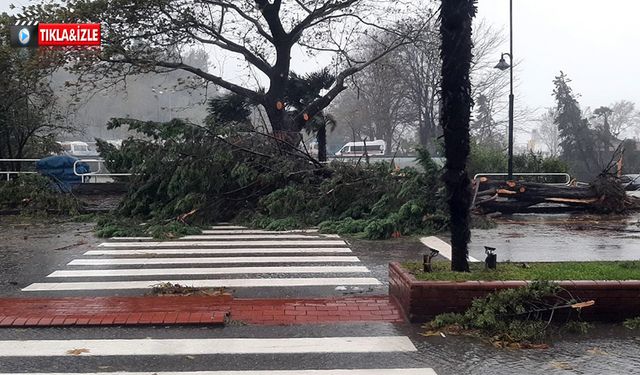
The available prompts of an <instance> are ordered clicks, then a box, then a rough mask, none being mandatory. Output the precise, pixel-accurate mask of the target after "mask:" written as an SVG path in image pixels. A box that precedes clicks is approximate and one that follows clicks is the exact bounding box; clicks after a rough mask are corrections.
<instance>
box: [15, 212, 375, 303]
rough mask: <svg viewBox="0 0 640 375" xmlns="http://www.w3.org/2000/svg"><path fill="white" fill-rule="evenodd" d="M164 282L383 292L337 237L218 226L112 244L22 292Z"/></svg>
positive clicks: (121, 239)
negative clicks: (170, 236)
mask: <svg viewBox="0 0 640 375" xmlns="http://www.w3.org/2000/svg"><path fill="white" fill-rule="evenodd" d="M165 283H172V284H179V285H183V286H193V287H202V288H308V287H321V288H328V287H340V288H341V289H342V288H345V287H352V288H362V287H369V288H371V287H373V288H375V287H379V286H380V285H382V283H381V282H380V281H379V280H378V279H376V278H374V277H371V275H370V270H369V269H368V268H367V267H365V266H363V265H361V264H360V259H359V258H358V257H357V256H354V255H353V253H352V251H351V249H350V248H349V245H348V244H347V243H346V242H345V241H344V240H343V239H341V238H340V237H339V236H337V235H327V234H319V233H317V231H313V230H304V231H278V232H269V231H264V230H251V229H247V228H244V227H240V226H233V225H218V226H214V227H211V228H210V229H207V230H204V231H203V234H200V235H191V236H185V237H182V238H179V239H175V240H170V241H158V240H154V239H153V238H150V237H115V238H111V239H110V240H109V241H107V242H104V243H101V244H99V245H98V246H97V248H92V249H88V250H87V251H86V252H85V253H84V254H82V257H79V258H76V259H72V260H71V261H70V262H69V263H68V264H67V267H66V269H59V270H55V271H54V272H52V273H50V274H49V275H48V276H47V277H46V281H45V282H36V283H33V284H31V285H28V286H26V287H25V288H23V289H22V291H23V292H47V293H54V292H91V291H110V292H117V291H127V290H128V291H131V290H148V289H152V288H153V287H154V286H157V285H160V284H165Z"/></svg>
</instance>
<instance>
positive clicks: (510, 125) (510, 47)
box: [507, 0, 514, 180]
mask: <svg viewBox="0 0 640 375" xmlns="http://www.w3.org/2000/svg"><path fill="white" fill-rule="evenodd" d="M509 59H510V60H511V61H510V62H511V64H509V65H510V66H509V73H510V75H511V77H510V80H509V86H510V91H509V159H508V171H507V172H508V175H509V176H508V179H509V180H513V64H514V61H513V0H509Z"/></svg>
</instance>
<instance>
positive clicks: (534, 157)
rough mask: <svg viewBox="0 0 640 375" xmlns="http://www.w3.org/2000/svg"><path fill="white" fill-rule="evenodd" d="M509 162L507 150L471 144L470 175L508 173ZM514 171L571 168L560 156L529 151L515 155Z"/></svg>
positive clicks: (528, 171)
mask: <svg viewBox="0 0 640 375" xmlns="http://www.w3.org/2000/svg"><path fill="white" fill-rule="evenodd" d="M507 164H508V156H507V152H506V150H503V149H500V148H496V147H492V146H483V145H479V144H477V143H473V144H472V145H471V154H470V155H469V161H468V164H467V170H468V171H469V176H470V177H473V176H474V175H476V174H478V173H506V172H507ZM513 171H514V172H515V173H525V172H527V173H568V171H569V168H568V166H567V164H566V163H565V162H563V161H562V160H560V159H559V158H556V157H545V156H543V155H542V153H535V152H532V151H529V152H528V153H523V154H518V155H514V156H513ZM539 182H543V181H542V180H541V181H539Z"/></svg>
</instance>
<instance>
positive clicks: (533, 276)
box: [403, 261, 640, 281]
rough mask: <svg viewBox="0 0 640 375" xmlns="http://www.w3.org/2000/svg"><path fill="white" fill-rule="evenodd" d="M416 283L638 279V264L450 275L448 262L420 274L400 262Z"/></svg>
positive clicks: (556, 265)
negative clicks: (434, 281) (437, 281)
mask: <svg viewBox="0 0 640 375" xmlns="http://www.w3.org/2000/svg"><path fill="white" fill-rule="evenodd" d="M403 266H404V267H405V268H406V269H407V270H409V271H410V272H411V273H412V274H413V275H414V276H415V277H416V279H418V280H425V281H429V280H440V281H468V280H484V281H491V280H640V261H629V262H553V263H526V264H525V263H506V262H505V263H498V267H497V269H495V270H487V269H485V268H484V263H470V264H469V267H470V269H471V272H468V273H463V272H452V271H451V269H450V268H451V264H450V263H449V262H444V261H442V262H434V263H433V272H431V273H425V272H422V264H421V263H404V264H403Z"/></svg>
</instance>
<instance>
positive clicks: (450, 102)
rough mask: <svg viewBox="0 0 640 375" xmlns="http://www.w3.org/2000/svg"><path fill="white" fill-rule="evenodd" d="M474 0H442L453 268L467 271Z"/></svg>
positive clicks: (443, 122)
mask: <svg viewBox="0 0 640 375" xmlns="http://www.w3.org/2000/svg"><path fill="white" fill-rule="evenodd" d="M475 3H476V1H475V0H442V8H441V10H440V19H441V23H440V34H441V38H442V47H441V52H440V53H441V57H442V82H441V86H440V88H441V95H442V111H441V113H440V125H441V126H442V129H443V132H444V146H445V156H446V159H447V162H446V165H445V173H444V175H443V180H444V182H445V185H446V186H447V191H448V195H449V196H448V203H449V210H450V215H451V270H452V271H458V272H468V271H469V262H468V260H467V257H468V255H469V249H468V243H469V240H470V238H471V232H470V230H469V224H470V216H469V208H470V205H471V181H470V180H469V176H468V175H467V171H466V164H467V158H468V156H469V151H470V147H469V118H470V115H471V105H472V99H471V81H470V79H469V70H470V68H471V58H472V54H471V48H472V46H473V43H472V41H471V25H472V21H473V17H474V16H475V13H476V6H475Z"/></svg>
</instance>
